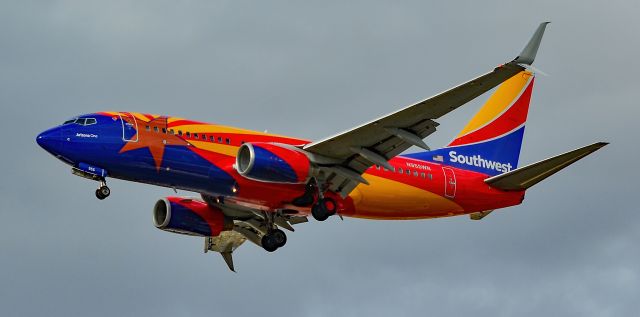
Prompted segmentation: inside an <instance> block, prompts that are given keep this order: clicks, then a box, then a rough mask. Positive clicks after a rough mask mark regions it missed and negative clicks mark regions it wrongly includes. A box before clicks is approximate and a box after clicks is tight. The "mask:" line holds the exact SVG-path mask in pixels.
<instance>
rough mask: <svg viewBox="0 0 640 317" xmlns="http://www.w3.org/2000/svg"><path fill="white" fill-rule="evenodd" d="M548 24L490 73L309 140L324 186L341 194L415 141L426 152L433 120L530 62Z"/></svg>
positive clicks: (363, 181) (509, 76) (309, 147)
mask: <svg viewBox="0 0 640 317" xmlns="http://www.w3.org/2000/svg"><path fill="white" fill-rule="evenodd" d="M547 24H548V22H544V23H542V24H540V26H539V27H538V29H537V30H536V31H535V33H534V35H533V37H532V38H531V39H530V40H529V42H528V44H527V45H526V46H525V48H524V49H523V51H522V52H521V53H520V55H518V57H516V58H515V59H514V60H513V61H511V62H508V63H506V64H503V65H500V66H498V67H496V68H495V69H494V70H493V71H491V72H489V73H486V74H484V75H482V76H479V77H477V78H475V79H472V80H470V81H468V82H466V83H463V84H461V85H459V86H457V87H453V88H451V89H449V90H447V91H444V92H442V93H439V94H437V95H435V96H433V97H431V98H428V99H426V100H423V101H420V102H418V103H416V104H413V105H411V106H408V107H406V108H404V109H401V110H399V111H396V112H394V113H391V114H388V115H386V116H383V117H381V118H378V119H376V120H373V121H371V122H369V123H366V124H363V125H361V126H359V127H356V128H353V129H351V130H348V131H345V132H342V133H340V134H338V135H335V136H332V137H329V138H326V139H324V140H321V141H317V142H313V143H310V144H307V145H305V146H304V149H305V150H306V151H308V152H310V153H312V154H315V155H318V161H325V162H327V164H324V165H322V164H321V168H323V169H324V170H325V175H326V176H325V180H324V181H325V182H326V183H328V184H330V187H329V189H330V190H332V191H334V192H338V193H340V194H341V195H343V196H346V195H347V194H348V193H349V192H351V190H353V188H355V186H357V185H358V184H359V183H365V184H366V183H367V181H366V180H365V179H364V178H362V177H361V176H360V175H361V174H362V173H363V172H364V171H365V170H367V169H368V168H369V167H371V166H372V165H373V164H377V165H381V166H387V167H388V166H389V163H388V162H387V161H388V160H389V159H391V158H393V157H394V156H396V155H398V154H400V153H402V152H403V151H405V150H407V149H408V148H409V147H411V146H413V145H415V146H418V147H422V148H424V149H426V150H429V148H428V146H427V145H426V144H425V143H424V141H423V139H424V138H425V137H427V136H429V135H430V134H431V133H433V132H435V130H436V127H437V126H438V123H437V122H436V121H434V120H435V119H438V118H440V117H442V116H444V115H445V114H447V113H449V112H450V111H453V110H455V109H457V108H458V107H460V106H462V105H463V104H465V103H467V102H469V101H470V100H472V99H474V98H476V97H478V96H480V95H482V94H483V93H485V92H487V91H488V90H490V89H492V88H494V87H496V86H498V85H500V84H501V83H502V82H504V81H506V80H507V79H509V78H511V77H512V76H514V75H515V74H517V73H519V72H521V71H523V70H524V69H525V68H526V67H527V65H531V64H532V63H533V61H534V59H535V56H536V53H537V50H538V47H539V46H540V41H541V40H542V35H543V34H544V30H545V27H546V25H547Z"/></svg>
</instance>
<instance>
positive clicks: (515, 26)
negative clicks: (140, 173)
mask: <svg viewBox="0 0 640 317" xmlns="http://www.w3.org/2000/svg"><path fill="white" fill-rule="evenodd" d="M639 13H640V2H637V1H617V0H611V1H546V0H540V1H505V2H500V1H462V2H454V1H449V2H443V1H433V3H429V2H427V1H388V2H375V1H349V2H348V1H317V2H315V3H308V4H304V5H303V4H301V3H300V1H253V2H249V1H135V2H134V1H131V2H123V1H103V2H94V1H2V2H0V106H1V107H2V113H3V116H2V117H3V126H4V135H5V137H4V138H3V143H4V144H3V149H4V150H3V151H2V156H1V157H0V166H2V177H1V178H0V195H1V196H0V198H1V199H0V204H1V206H2V207H1V208H0V308H1V309H2V315H5V316H28V315H47V316H74V315H75V316H78V315H89V316H139V315H152V314H153V315H155V316H168V315H207V316H227V315H238V316H248V315H258V314H259V315H281V316H300V315H304V316H325V315H329V314H332V315H343V316H363V315H368V316H390V315H414V316H423V315H425V314H430V315H434V316H443V315H452V316H464V315H471V314H473V315H474V316H545V315H551V316H634V315H637V312H638V299H640V265H639V264H640V251H639V248H638V241H640V221H638V219H639V218H638V212H639V210H638V207H637V205H638V203H637V201H636V198H637V195H638V194H637V191H638V190H637V180H638V179H640V172H639V170H638V168H637V164H638V161H639V160H640V155H639V154H640V148H639V146H638V137H637V136H638V132H637V131H636V130H635V126H636V125H637V120H638V117H639V116H640V110H639V109H638V104H637V102H638V100H639V98H638V97H639V96H638V95H639V93H638V87H640V76H639V75H638V74H639V73H640V69H639V68H640V67H639V66H638V65H639V64H638V56H640V43H638V35H637V32H638V30H640V22H639V20H638V18H637V16H638V14H639ZM544 20H551V21H552V22H553V23H552V24H551V25H550V26H549V28H548V29H547V33H546V34H545V38H544V40H543V42H542V46H541V49H540V52H539V54H538V59H537V60H536V63H535V66H536V67H538V68H540V69H542V70H544V71H545V72H546V73H549V74H550V76H547V77H544V76H539V77H538V80H537V81H536V88H535V90H534V96H533V99H532V107H531V112H530V116H529V122H528V124H527V132H526V135H525V143H524V147H523V152H522V156H521V162H523V163H530V162H533V161H536V160H540V159H543V158H546V157H548V156H551V155H555V154H558V153H561V152H564V151H567V150H570V149H573V148H576V147H579V146H582V145H585V144H588V143H591V142H595V141H601V140H602V141H609V142H611V143H612V144H611V145H610V146H608V147H606V148H604V149H603V150H601V151H599V152H597V153H596V154H594V155H593V156H591V157H588V158H586V159H585V160H583V161H580V162H579V163H578V164H576V165H574V166H572V167H570V168H569V169H567V170H565V171H563V172H561V173H559V174H557V175H556V176H554V177H553V178H551V179H548V180H547V181H545V182H544V183H542V184H540V185H539V186H536V187H534V188H533V189H531V190H530V191H529V192H528V193H527V199H526V200H525V203H524V204H523V205H521V206H517V207H512V208H508V209H505V210H502V211H500V212H496V213H494V214H492V215H490V216H489V217H487V218H485V219H484V220H482V221H480V222H473V221H470V220H469V219H468V218H467V217H457V218H448V219H438V220H425V221H399V222H392V221H386V222H385V221H366V220H356V219H345V220H344V221H339V220H338V219H331V220H330V221H327V222H325V223H318V222H315V221H311V222H310V223H307V224H302V225H299V226H298V227H297V229H298V230H297V231H296V232H295V233H292V234H290V235H289V243H288V244H287V246H286V247H285V248H283V249H281V250H278V251H277V252H275V253H274V254H268V253H267V252H265V251H264V250H262V249H260V248H258V247H256V246H254V245H251V244H250V243H247V244H246V245H244V246H243V247H242V248H241V249H239V250H238V251H237V252H236V253H235V259H236V268H237V269H238V271H239V273H237V274H234V273H230V272H228V271H227V269H226V267H225V265H224V262H223V261H222V259H221V258H220V257H219V256H218V255H216V254H206V255H205V254H202V245H203V242H202V240H201V239H199V238H193V237H183V236H179V235H175V234H171V233H168V232H164V231H160V230H158V229H156V228H155V227H154V226H153V224H152V222H151V208H152V206H153V204H154V202H155V201H156V200H157V199H158V198H160V197H163V196H167V195H171V194H172V192H171V191H170V190H168V189H165V188H159V187H152V186H145V185H141V184H134V183H127V182H123V181H118V180H111V181H110V185H111V188H112V195H111V197H109V199H106V200H105V201H98V200H96V199H95V197H94V194H93V192H94V189H95V186H96V184H95V183H94V182H90V181H87V180H84V179H81V178H78V177H74V176H72V175H71V174H70V172H69V168H68V167H67V166H65V165H64V164H62V163H61V162H59V161H57V160H55V159H54V158H53V157H51V156H50V155H48V154H47V153H46V152H44V151H43V150H42V149H40V148H39V147H38V146H37V144H36V143H35V136H36V135H37V134H38V133H39V132H41V131H43V130H45V129H47V128H49V127H51V126H54V125H57V124H59V123H61V122H62V121H63V120H65V119H67V118H69V117H72V116H74V115H77V114H82V113H89V112H95V111H100V110H124V111H139V112H150V113H159V114H167V115H175V116H180V117H187V118H193V119H199V120H203V121H209V122H216V123H222V124H227V125H233V126H239V127H244V128H250V129H256V130H265V129H268V130H269V131H270V132H274V133H279V134H286V135H292V136H298V137H305V138H309V139H318V138H321V137H325V136H328V135H331V134H334V133H336V132H338V131H341V130H344V129H347V128H349V127H352V126H354V125H357V124H360V123H362V122H365V121H368V120H370V119H372V118H375V117H377V116H379V115H382V114H385V113H388V112H391V111H395V110H396V109H398V108H399V107H402V106H405V105H407V104H409V103H411V102H414V101H417V100H419V99H422V98H424V97H428V96H430V95H433V94H435V93H437V92H439V91H441V90H444V89H446V88H449V87H451V86H453V85H455V84H458V83H461V82H463V81H466V80H468V79H470V78H472V77H474V76H476V75H479V74H481V73H483V72H486V71H488V70H490V69H492V68H493V67H495V66H496V65H498V64H501V63H503V62H506V61H508V60H510V59H512V58H513V57H515V56H516V55H517V53H519V51H520V49H521V48H522V47H523V46H524V44H525V42H526V41H527V40H528V38H529V36H530V35H531V34H532V32H533V31H534V29H535V28H536V26H537V25H538V23H540V22H541V21H544ZM482 101H483V98H482V97H481V98H480V99H479V100H477V101H474V102H472V103H470V104H468V105H466V106H464V107H463V108H461V109H459V110H457V111H456V112H454V113H451V114H450V115H448V116H446V117H445V118H443V120H440V123H441V126H440V127H439V131H438V132H437V133H436V134H434V135H432V136H431V137H430V138H429V139H428V140H427V142H428V143H429V144H430V145H432V146H434V147H437V146H442V145H444V144H446V143H447V142H448V141H449V140H450V139H451V138H452V137H453V136H454V135H455V133H456V132H457V131H458V130H459V129H461V128H462V127H463V126H464V124H465V123H466V122H467V120H469V118H470V117H471V116H472V115H473V113H474V112H475V111H476V110H477V109H478V107H479V105H480V104H481V102H482ZM181 194H184V195H188V194H190V193H187V192H181Z"/></svg>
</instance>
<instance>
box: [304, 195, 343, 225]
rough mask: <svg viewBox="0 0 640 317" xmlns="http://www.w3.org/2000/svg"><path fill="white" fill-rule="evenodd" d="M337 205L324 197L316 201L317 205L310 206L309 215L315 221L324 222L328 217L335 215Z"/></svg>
mask: <svg viewBox="0 0 640 317" xmlns="http://www.w3.org/2000/svg"><path fill="white" fill-rule="evenodd" d="M337 209H338V204H337V203H336V201H335V200H333V199H331V198H328V197H325V198H322V199H320V200H318V202H317V203H315V204H313V206H311V215H312V216H313V218H314V219H315V220H318V221H325V220H327V219H328V218H329V217H331V216H333V215H335V214H336V210H337Z"/></svg>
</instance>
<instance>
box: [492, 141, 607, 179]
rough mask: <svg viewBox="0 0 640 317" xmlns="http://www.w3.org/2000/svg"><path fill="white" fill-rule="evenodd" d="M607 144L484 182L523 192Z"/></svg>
mask: <svg viewBox="0 0 640 317" xmlns="http://www.w3.org/2000/svg"><path fill="white" fill-rule="evenodd" d="M607 144H609V143H606V142H598V143H594V144H591V145H588V146H585V147H582V148H579V149H577V150H573V151H571V152H567V153H564V154H560V155H558V156H554V157H552V158H548V159H546V160H544V161H540V162H537V163H533V164H531V165H527V166H524V167H521V168H518V169H515V170H513V171H510V172H507V173H504V174H500V175H497V176H493V177H489V178H487V179H485V180H484V182H485V183H487V184H489V185H490V186H491V187H494V188H498V189H501V190H505V191H520V190H525V189H527V188H529V187H531V186H533V185H535V184H537V183H539V182H540V181H542V180H543V179H545V178H547V177H549V176H551V175H553V174H555V173H556V172H558V171H560V170H561V169H563V168H565V167H567V166H569V165H571V164H573V163H574V162H576V161H578V160H579V159H581V158H583V157H585V156H587V155H589V154H591V153H593V152H595V151H597V150H599V149H600V148H602V147H603V146H605V145H607Z"/></svg>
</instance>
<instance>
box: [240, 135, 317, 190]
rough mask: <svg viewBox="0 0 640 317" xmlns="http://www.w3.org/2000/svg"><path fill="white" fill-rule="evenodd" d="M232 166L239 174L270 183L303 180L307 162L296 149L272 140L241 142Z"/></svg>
mask: <svg viewBox="0 0 640 317" xmlns="http://www.w3.org/2000/svg"><path fill="white" fill-rule="evenodd" d="M236 170H237V171H238V173H240V175H242V176H244V177H246V178H249V179H253V180H257V181H263V182H271V183H289V184H300V183H306V182H307V180H308V179H309V175H310V174H311V162H310V160H309V158H308V157H307V156H306V155H305V154H304V153H303V152H302V151H300V150H296V149H294V148H290V147H288V146H284V145H280V144H276V143H245V144H243V145H241V146H240V148H239V149H238V155H237V156H236Z"/></svg>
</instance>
